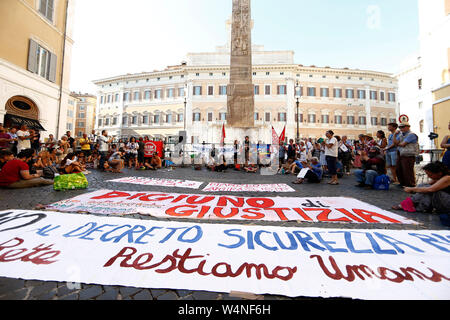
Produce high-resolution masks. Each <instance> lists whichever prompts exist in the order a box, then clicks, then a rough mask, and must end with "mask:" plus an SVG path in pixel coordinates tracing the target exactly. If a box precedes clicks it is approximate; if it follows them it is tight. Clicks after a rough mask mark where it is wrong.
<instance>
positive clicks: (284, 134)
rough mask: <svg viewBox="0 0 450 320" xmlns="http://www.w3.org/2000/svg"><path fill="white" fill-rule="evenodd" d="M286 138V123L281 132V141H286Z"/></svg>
mask: <svg viewBox="0 0 450 320" xmlns="http://www.w3.org/2000/svg"><path fill="white" fill-rule="evenodd" d="M285 138H286V125H285V126H284V129H283V131H282V132H281V135H280V142H284V139H285Z"/></svg>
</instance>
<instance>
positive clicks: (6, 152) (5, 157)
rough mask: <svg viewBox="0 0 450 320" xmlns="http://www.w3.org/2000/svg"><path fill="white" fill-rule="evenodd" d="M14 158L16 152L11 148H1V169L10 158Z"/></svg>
mask: <svg viewBox="0 0 450 320" xmlns="http://www.w3.org/2000/svg"><path fill="white" fill-rule="evenodd" d="M12 159H14V154H13V153H12V152H11V151H9V150H1V151H0V171H1V170H2V168H3V166H4V165H5V164H6V163H7V162H8V161H10V160H12Z"/></svg>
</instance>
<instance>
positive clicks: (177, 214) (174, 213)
mask: <svg viewBox="0 0 450 320" xmlns="http://www.w3.org/2000/svg"><path fill="white" fill-rule="evenodd" d="M178 208H194V210H180V212H178V211H177V209H178ZM195 208H197V206H192V205H182V206H176V207H172V208H169V209H167V210H166V214H167V215H169V216H173V217H189V216H190V215H192V214H193V213H195V212H197V210H196V209H195Z"/></svg>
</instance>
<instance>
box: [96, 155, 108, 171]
mask: <svg viewBox="0 0 450 320" xmlns="http://www.w3.org/2000/svg"><path fill="white" fill-rule="evenodd" d="M99 154H100V160H99V164H98V167H99V169H100V170H105V168H104V165H105V162H106V160H107V159H106V156H107V155H108V151H100V152H99Z"/></svg>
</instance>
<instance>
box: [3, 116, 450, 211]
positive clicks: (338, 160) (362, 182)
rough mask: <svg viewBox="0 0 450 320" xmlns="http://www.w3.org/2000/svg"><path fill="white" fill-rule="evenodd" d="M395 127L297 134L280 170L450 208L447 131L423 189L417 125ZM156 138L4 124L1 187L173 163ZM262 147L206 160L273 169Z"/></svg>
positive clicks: (283, 151) (405, 206) (419, 206)
mask: <svg viewBox="0 0 450 320" xmlns="http://www.w3.org/2000/svg"><path fill="white" fill-rule="evenodd" d="M387 130H388V133H387V134H386V133H385V132H384V131H382V130H380V131H378V132H377V133H376V136H375V137H373V136H372V135H370V134H361V135H359V137H358V139H356V140H354V141H350V140H349V139H348V138H347V136H345V135H344V136H342V137H341V136H338V135H335V134H334V132H333V131H332V130H328V131H326V132H325V134H324V137H322V138H318V139H312V138H307V139H306V138H305V139H301V140H300V141H297V142H296V143H294V140H293V139H290V140H289V143H287V144H285V143H284V142H280V144H279V148H278V152H279V154H278V160H279V169H278V172H277V173H279V174H293V175H296V180H295V181H293V183H294V184H301V183H303V182H304V181H307V182H309V183H320V182H321V181H322V180H323V179H324V178H329V181H328V182H327V183H328V184H330V185H339V179H341V178H343V177H345V176H350V175H351V172H353V176H354V179H355V181H356V182H357V185H356V186H357V187H360V188H365V189H376V187H377V183H380V181H382V182H383V181H384V182H385V181H388V183H389V184H393V185H398V186H401V187H404V188H405V189H404V190H405V191H406V192H408V193H414V195H413V196H411V197H408V198H407V199H406V200H405V201H403V202H402V203H401V204H397V205H395V206H393V209H397V210H405V211H414V210H417V211H423V210H425V211H430V210H443V208H449V207H450V177H449V166H450V135H448V136H445V137H444V138H443V140H442V143H441V145H440V147H442V148H443V149H444V150H445V151H446V152H445V155H444V156H443V159H442V161H438V162H436V163H430V164H427V166H425V167H424V171H425V173H426V174H427V176H428V177H429V178H430V184H428V185H420V186H416V174H415V168H414V166H415V163H416V158H417V156H418V154H419V141H418V136H417V135H416V134H415V133H414V132H412V131H411V130H410V125H409V123H407V122H403V123H400V125H398V124H397V123H389V124H388V125H387ZM449 130H450V123H449ZM148 141H149V138H148V137H147V136H146V137H138V138H135V137H131V138H130V139H127V140H123V139H120V140H118V142H115V141H113V138H111V137H109V136H108V133H107V131H105V130H104V131H102V132H101V134H100V135H97V134H96V133H95V131H94V130H93V131H92V133H91V134H89V135H87V134H83V136H82V137H79V138H74V137H72V135H71V132H70V131H67V132H66V134H65V135H64V136H62V137H61V139H60V140H56V139H55V138H54V136H53V135H52V134H50V135H49V137H48V138H46V139H45V140H44V141H41V138H40V134H39V132H38V131H35V130H32V129H29V128H27V127H26V126H25V125H22V126H21V127H20V128H10V129H9V130H7V129H6V128H4V127H3V126H1V125H0V186H1V187H8V188H25V187H31V186H40V185H48V184H51V183H52V182H53V181H52V179H53V178H54V176H55V175H60V174H70V173H79V172H82V173H85V174H88V173H89V171H88V170H87V169H94V168H95V169H99V170H101V171H106V172H116V173H120V172H122V169H123V168H128V169H132V168H134V169H136V170H157V169H160V168H162V167H163V163H164V162H166V163H171V164H173V163H172V162H171V161H170V160H168V159H167V160H165V159H164V156H162V157H160V156H159V155H158V153H157V152H152V153H150V154H149V153H148V152H146V151H145V145H146V142H148ZM76 146H78V148H76ZM259 147H260V146H258V147H257V153H258V156H257V161H256V163H252V162H251V161H250V141H249V137H245V140H244V141H243V143H242V145H239V143H238V141H237V140H236V141H235V142H234V163H232V164H231V163H229V164H228V163H227V161H226V159H225V156H224V155H222V156H219V159H220V160H222V161H217V160H218V157H217V156H216V154H215V153H216V149H215V148H213V149H212V150H211V152H210V155H209V157H208V158H207V159H206V160H205V161H204V163H203V165H204V166H205V167H206V168H207V169H209V170H211V171H225V170H226V169H228V168H234V169H235V170H244V171H246V172H251V173H256V172H258V170H260V169H261V167H269V166H270V161H271V160H270V159H271V156H272V155H271V154H270V150H269V149H268V150H267V152H260V148H259ZM239 152H242V153H243V154H244V158H243V159H244V161H243V162H244V163H239V161H238V153H239ZM239 159H241V158H239ZM272 159H273V158H272ZM263 160H269V162H268V163H267V161H266V162H264V161H263ZM201 166H202V165H195V166H194V168H195V169H200V168H201ZM388 176H389V178H388ZM380 178H382V179H380Z"/></svg>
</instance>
